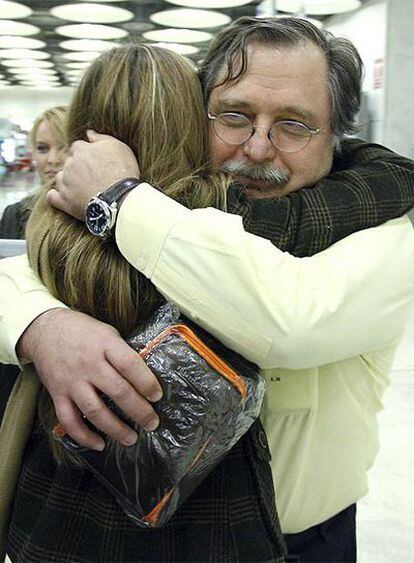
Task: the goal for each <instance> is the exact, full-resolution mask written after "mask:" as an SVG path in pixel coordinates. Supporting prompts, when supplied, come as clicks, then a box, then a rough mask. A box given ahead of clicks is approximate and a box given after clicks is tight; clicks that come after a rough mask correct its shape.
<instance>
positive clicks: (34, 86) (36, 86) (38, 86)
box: [20, 82, 61, 90]
mask: <svg viewBox="0 0 414 563" xmlns="http://www.w3.org/2000/svg"><path fill="white" fill-rule="evenodd" d="M20 84H21V86H24V87H25V88H32V89H34V90H49V88H60V86H61V85H60V84H32V83H31V82H21V83H20Z"/></svg>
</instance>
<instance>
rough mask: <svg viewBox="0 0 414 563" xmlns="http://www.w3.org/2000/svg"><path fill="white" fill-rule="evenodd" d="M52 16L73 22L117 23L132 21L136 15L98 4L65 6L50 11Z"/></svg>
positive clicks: (121, 9)
mask: <svg viewBox="0 0 414 563" xmlns="http://www.w3.org/2000/svg"><path fill="white" fill-rule="evenodd" d="M50 13H51V14H52V16H55V17H56V18H60V19H63V20H69V21H73V22H87V23H116V22H125V21H128V20H131V19H132V18H133V17H134V14H133V13H132V12H130V11H129V10H124V9H123V8H115V7H114V6H105V5H104V6H98V5H97V4H90V3H88V4H64V5H62V6H56V7H55V8H52V9H51V10H50Z"/></svg>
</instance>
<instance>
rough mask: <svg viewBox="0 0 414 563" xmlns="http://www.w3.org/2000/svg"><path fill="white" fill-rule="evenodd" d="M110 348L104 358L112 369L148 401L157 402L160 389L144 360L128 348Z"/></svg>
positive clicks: (123, 346) (159, 397) (125, 345)
mask: <svg viewBox="0 0 414 563" xmlns="http://www.w3.org/2000/svg"><path fill="white" fill-rule="evenodd" d="M122 344H123V345H122V346H121V345H118V346H111V347H108V348H107V349H106V350H105V356H106V359H107V360H108V362H109V363H110V364H111V365H112V367H113V368H114V369H115V370H116V371H117V372H118V373H119V374H120V375H122V377H124V378H125V379H126V380H127V381H129V383H130V384H131V385H132V387H134V388H135V389H136V390H137V391H138V392H139V393H140V394H141V395H143V396H144V397H145V398H146V399H148V400H149V401H159V400H160V399H161V397H162V387H161V385H160V384H159V382H158V379H157V378H156V377H155V375H154V374H153V373H152V371H151V370H150V369H149V367H148V366H147V365H146V363H145V362H144V360H143V359H142V358H141V357H140V356H139V354H137V352H135V351H134V350H133V349H132V348H131V347H130V346H128V345H127V344H126V343H124V342H122Z"/></svg>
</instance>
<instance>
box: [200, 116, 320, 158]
mask: <svg viewBox="0 0 414 563" xmlns="http://www.w3.org/2000/svg"><path fill="white" fill-rule="evenodd" d="M207 115H208V118H209V119H210V120H211V121H212V124H213V130H214V133H215V134H216V135H217V137H218V138H219V139H221V140H222V141H224V142H225V143H228V144H229V145H235V146H237V145H243V144H244V143H246V142H247V141H248V140H249V139H250V138H251V137H253V135H254V133H255V131H256V129H261V127H255V126H254V125H253V123H252V122H251V121H250V119H249V118H248V117H246V116H245V115H242V114H240V113H220V114H219V115H213V114H211V113H210V112H208V113H207ZM321 131H322V127H317V128H316V129H312V128H311V127H308V126H307V125H305V124H304V123H300V122H299V121H291V120H285V119H284V120H282V121H276V123H273V125H272V126H271V127H270V128H269V132H268V134H267V136H268V138H269V140H270V142H271V143H272V145H273V146H274V147H275V148H277V149H278V150H279V151H281V152H286V153H295V152H299V151H301V150H303V149H304V148H306V147H307V146H308V145H309V143H310V142H311V140H312V137H313V136H314V135H318V133H320V132H321Z"/></svg>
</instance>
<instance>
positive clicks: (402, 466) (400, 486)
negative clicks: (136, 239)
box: [0, 178, 414, 563]
mask: <svg viewBox="0 0 414 563" xmlns="http://www.w3.org/2000/svg"><path fill="white" fill-rule="evenodd" d="M15 180H16V179H14V180H13V179H11V180H10V181H9V182H8V183H7V185H0V212H1V211H2V209H4V207H5V206H6V205H9V204H10V203H13V202H14V201H17V200H19V199H21V198H22V197H24V196H25V195H27V194H28V193H29V192H30V191H31V190H32V189H33V186H34V179H33V178H28V179H27V180H25V181H20V182H19V187H15V186H16V183H15ZM13 186H14V187H13ZM391 379H392V385H391V387H390V388H389V390H388V392H387V394H386V397H385V410H384V411H383V412H382V413H380V417H379V423H380V428H381V451H380V454H379V456H378V459H377V461H376V464H375V466H374V467H373V469H372V470H371V472H370V493H369V494H368V495H367V496H366V497H365V498H364V499H363V500H362V501H361V502H360V503H359V504H358V551H359V556H358V561H359V563H414V478H413V477H414V314H413V316H412V318H411V321H410V323H409V326H408V327H407V331H406V335H405V337H404V339H403V341H402V343H401V346H400V349H399V351H398V354H397V357H396V359H395V362H394V368H393V373H392V378H391ZM329 563H332V562H329Z"/></svg>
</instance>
